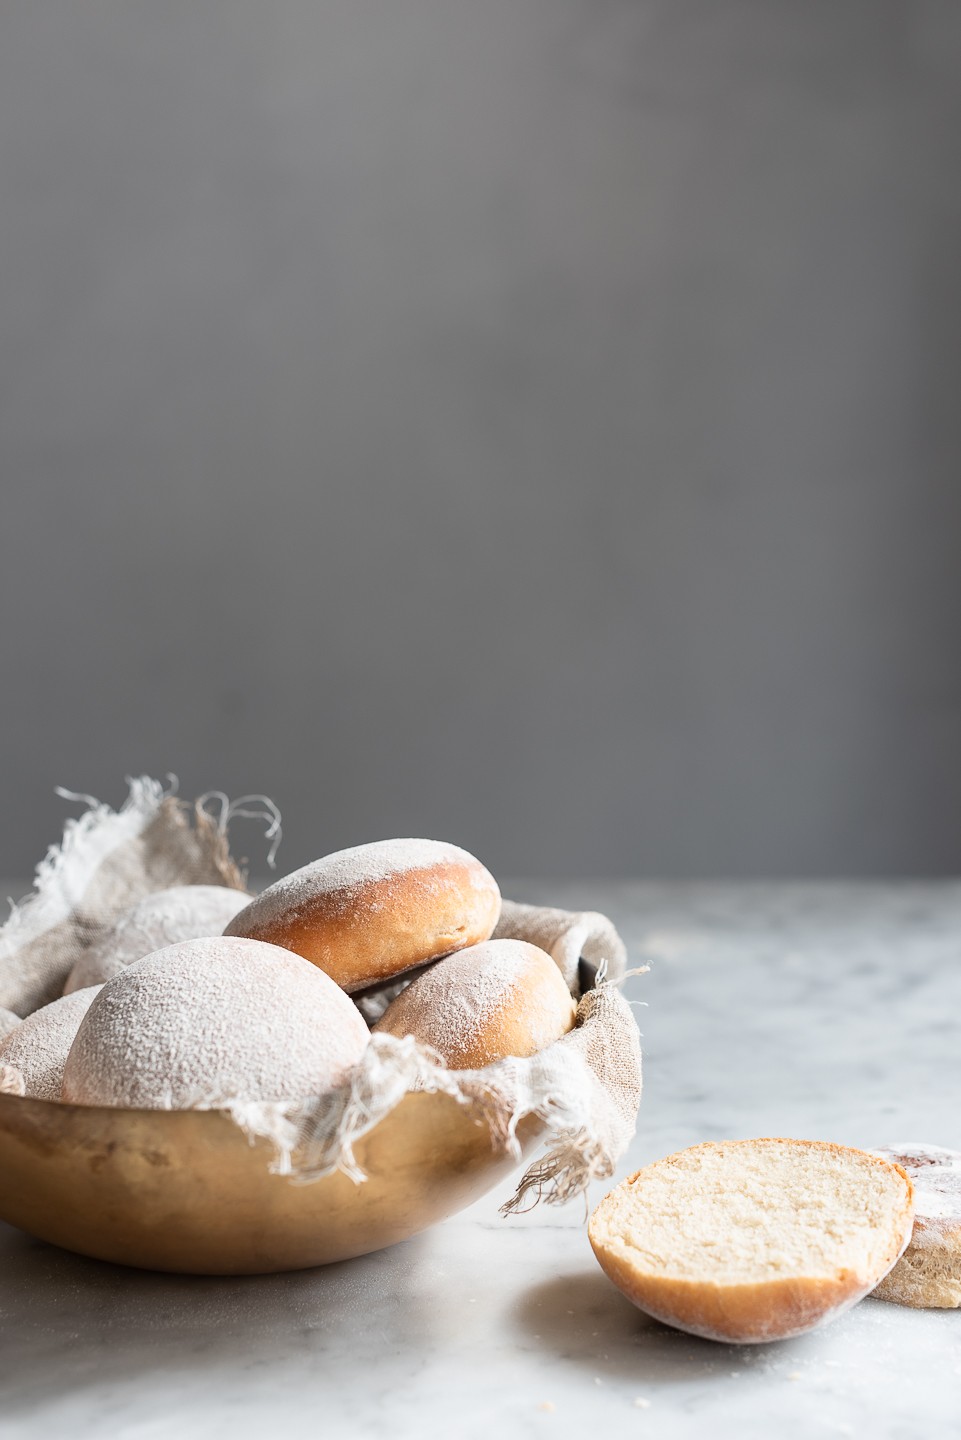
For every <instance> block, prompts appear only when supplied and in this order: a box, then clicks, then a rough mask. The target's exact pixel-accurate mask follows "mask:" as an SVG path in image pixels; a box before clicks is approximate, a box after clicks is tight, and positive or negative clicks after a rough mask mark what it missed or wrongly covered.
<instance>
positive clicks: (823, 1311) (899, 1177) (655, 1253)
mask: <svg viewBox="0 0 961 1440" xmlns="http://www.w3.org/2000/svg"><path fill="white" fill-rule="evenodd" d="M912 1216H913V1191H912V1186H911V1182H910V1180H909V1179H908V1177H907V1175H906V1174H905V1173H904V1170H903V1169H901V1168H900V1167H899V1166H897V1165H890V1164H888V1163H887V1162H885V1161H883V1160H879V1159H878V1158H877V1157H876V1156H872V1155H870V1154H868V1153H867V1152H866V1151H862V1150H852V1149H848V1148H846V1147H845V1146H842V1145H830V1144H826V1143H822V1142H820V1141H814V1140H783V1139H764V1140H739V1141H738V1140H735V1141H725V1142H722V1143H714V1142H709V1143H707V1144H704V1145H695V1146H693V1147H692V1148H691V1149H690V1150H682V1151H680V1152H678V1154H676V1155H669V1156H667V1157H666V1159H664V1160H659V1161H656V1162H655V1163H654V1164H653V1165H648V1166H646V1167H645V1168H644V1169H643V1170H639V1171H637V1173H636V1174H634V1175H632V1176H630V1177H629V1178H628V1179H627V1180H625V1181H623V1182H622V1183H621V1184H620V1185H618V1186H617V1187H616V1188H615V1189H614V1190H612V1191H611V1193H610V1194H609V1195H608V1196H606V1198H605V1199H604V1200H602V1202H601V1204H600V1205H599V1206H598V1208H597V1210H595V1212H594V1214H593V1216H592V1217H591V1221H590V1226H589V1229H588V1235H589V1238H590V1242H591V1246H592V1248H593V1250H594V1254H595V1255H596V1257H597V1259H598V1261H599V1263H600V1265H601V1268H602V1269H603V1270H604V1272H605V1273H606V1274H607V1275H608V1276H609V1278H610V1279H611V1280H613V1282H614V1284H615V1285H616V1286H617V1287H618V1289H620V1290H622V1291H623V1293H624V1294H625V1295H626V1296H627V1298H628V1299H629V1300H631V1301H633V1303H634V1304H635V1305H637V1306H638V1308H639V1309H641V1310H644V1311H646V1312H647V1313H648V1314H649V1315H653V1316H654V1318H655V1319H657V1320H661V1321H663V1322H664V1323H665V1324H667V1325H673V1326H675V1327H676V1328H677V1329H679V1330H686V1331H689V1332H690V1333H691V1334H694V1335H701V1336H703V1337H704V1338H705V1339H709V1340H721V1341H728V1342H734V1343H738V1344H757V1343H760V1342H763V1341H770V1340H782V1339H786V1338H788V1337H790V1336H792V1335H800V1334H803V1333H804V1332H805V1331H807V1330H811V1329H813V1328H814V1327H815V1326H816V1325H819V1324H821V1323H822V1322H824V1321H826V1320H829V1319H832V1318H834V1317H835V1316H837V1315H839V1314H841V1313H842V1311H844V1310H846V1309H847V1308H848V1307H849V1306H851V1305H854V1304H855V1303H856V1302H857V1301H858V1300H861V1299H862V1298H863V1297H864V1296H865V1295H867V1294H869V1293H870V1291H871V1290H873V1289H874V1287H875V1285H876V1284H877V1283H878V1279H879V1278H880V1277H881V1276H883V1275H885V1274H886V1273H887V1271H888V1270H890V1268H891V1266H892V1265H894V1264H895V1262H896V1261H897V1259H898V1257H899V1255H900V1254H901V1253H902V1251H903V1249H904V1247H905V1245H906V1244H907V1241H908V1237H909V1236H910V1233H911V1222H912Z"/></svg>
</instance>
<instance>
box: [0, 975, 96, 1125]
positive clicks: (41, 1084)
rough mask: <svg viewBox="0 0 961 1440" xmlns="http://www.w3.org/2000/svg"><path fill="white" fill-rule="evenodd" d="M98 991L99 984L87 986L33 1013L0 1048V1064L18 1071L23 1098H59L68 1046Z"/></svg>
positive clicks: (22, 1021)
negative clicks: (21, 1077)
mask: <svg viewBox="0 0 961 1440" xmlns="http://www.w3.org/2000/svg"><path fill="white" fill-rule="evenodd" d="M99 991H100V986H99V985H91V986H89V987H88V988H87V989H86V990H75V991H74V993H73V994H72V995H63V996H61V998H60V999H59V1000H53V1001H52V1002H51V1003H50V1004H49V1005H44V1006H43V1008H42V1009H40V1010H34V1012H33V1014H32V1015H28V1016H27V1018H26V1020H21V1021H20V1024H19V1025H18V1026H17V1028H16V1030H14V1031H12V1032H11V1033H10V1034H9V1035H8V1036H7V1038H6V1040H5V1041H4V1042H3V1044H2V1045H0V1063H2V1064H6V1065H12V1066H13V1067H14V1069H16V1070H19V1071H20V1074H21V1075H22V1076H23V1085H24V1089H23V1093H24V1094H25V1095H29V1096H31V1097H32V1098H33V1099H34V1100H59V1099H60V1089H61V1085H62V1082H63V1067H64V1064H65V1063H66V1059H67V1055H68V1053H69V1051H70V1046H71V1045H72V1044H73V1040H74V1036H75V1035H76V1033H77V1031H78V1029H79V1028H80V1022H81V1020H82V1019H83V1017H84V1016H85V1015H86V1013H87V1010H88V1009H89V1006H90V1002H91V1001H92V1000H93V999H94V998H95V997H96V996H97V994H98V993H99Z"/></svg>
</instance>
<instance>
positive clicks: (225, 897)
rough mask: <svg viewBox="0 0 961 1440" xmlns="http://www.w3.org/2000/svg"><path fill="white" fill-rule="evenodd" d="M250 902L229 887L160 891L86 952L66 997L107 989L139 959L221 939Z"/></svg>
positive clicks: (243, 893)
mask: <svg viewBox="0 0 961 1440" xmlns="http://www.w3.org/2000/svg"><path fill="white" fill-rule="evenodd" d="M249 900H250V896H249V895H248V894H247V893H246V891H244V890H232V889H229V888H228V887H227V886H225V885H175V886H173V887H172V888H171V889H169V890H155V891H154V892H153V893H152V894H150V895H146V896H144V898H143V899H142V900H141V901H140V902H139V903H138V904H136V905H134V906H133V907H132V909H130V910H128V911H127V912H126V913H125V914H124V915H121V917H120V919H119V920H118V921H117V923H116V924H115V925H114V926H113V927H112V928H111V929H110V930H108V931H107V933H106V934H105V935H102V936H100V938H99V939H97V940H95V941H94V942H93V944H92V945H90V946H89V947H88V948H87V949H86V950H85V951H84V952H83V954H82V955H81V956H80V959H79V960H78V961H77V963H76V964H75V965H74V967H73V969H72V970H71V971H70V974H69V975H68V976H67V983H66V985H64V987H63V993H64V994H65V995H70V994H72V993H73V991H74V990H85V989H86V988H87V986H88V985H103V984H104V982H105V981H107V980H112V979H113V977H114V976H115V975H119V974H120V972H121V970H123V969H124V967H125V966H127V965H132V964H133V963H134V961H135V960H142V959H143V958H144V956H145V955H152V954H153V953H154V951H155V950H163V949H164V948H165V947H166V946H167V945H176V944H177V943H178V941H180V940H201V939H203V937H204V936H205V935H220V934H222V933H223V928H224V926H225V925H227V924H228V923H229V922H230V921H231V920H232V919H233V917H234V916H235V915H236V914H237V912H238V910H242V909H243V908H244V906H245V905H246V904H247V902H248V901H249Z"/></svg>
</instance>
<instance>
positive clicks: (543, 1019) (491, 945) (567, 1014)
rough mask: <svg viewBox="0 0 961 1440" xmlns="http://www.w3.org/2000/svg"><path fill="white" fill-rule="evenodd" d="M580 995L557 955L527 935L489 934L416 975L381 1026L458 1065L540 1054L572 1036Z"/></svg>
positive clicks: (478, 1066) (458, 1067) (479, 1065)
mask: <svg viewBox="0 0 961 1440" xmlns="http://www.w3.org/2000/svg"><path fill="white" fill-rule="evenodd" d="M573 1023H574V1002H573V1000H572V999H571V996H570V991H569V990H568V988H567V986H566V985H565V983H564V979H563V976H562V975H561V972H560V971H559V970H558V968H557V966H556V965H555V964H554V961H553V960H552V959H551V957H550V956H549V955H546V954H545V953H544V951H543V950H539V949H538V948H537V946H536V945H528V944H527V942H526V941H524V940H487V941H485V942H484V943H483V944H481V945H472V946H471V947H470V948H469V949H467V950H459V951H458V952H457V953H456V954H455V955H449V956H448V957H447V959H446V960H439V961H438V962H437V964H436V965H432V966H431V968H430V969H429V970H426V971H425V972H424V974H423V975H418V977H417V979H416V980H412V981H411V983H410V984H409V985H408V986H407V988H406V990H402V991H401V993H400V994H399V995H398V996H397V998H396V999H395V1000H392V1001H391V1003H390V1005H388V1007H387V1009H386V1010H385V1011H384V1014H383V1015H382V1016H381V1018H380V1020H378V1022H377V1024H376V1025H375V1026H374V1029H375V1031H378V1032H380V1033H382V1034H387V1035H396V1036H398V1037H402V1036H404V1035H413V1036H414V1038H415V1039H416V1040H420V1041H421V1043H422V1044H424V1045H430V1046H431V1047H432V1048H433V1049H434V1050H437V1051H438V1052H439V1054H440V1055H442V1056H443V1058H444V1060H445V1061H446V1062H447V1065H448V1066H449V1067H450V1069H452V1070H479V1069H481V1068H482V1067H483V1066H484V1065H490V1064H491V1063H492V1062H493V1061H494V1060H502V1059H503V1058H504V1057H505V1056H507V1055H521V1056H522V1055H533V1054H534V1053H535V1052H536V1051H538V1050H543V1048H544V1046H545V1045H550V1044H551V1043H552V1042H553V1041H554V1040H559V1039H560V1037H561V1036H562V1035H566V1033H567V1031H568V1030H570V1028H571V1026H572V1025H573Z"/></svg>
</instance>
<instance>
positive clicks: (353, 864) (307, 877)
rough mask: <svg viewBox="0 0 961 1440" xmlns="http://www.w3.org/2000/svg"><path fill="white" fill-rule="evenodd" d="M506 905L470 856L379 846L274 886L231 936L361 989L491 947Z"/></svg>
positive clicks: (433, 845)
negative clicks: (260, 943) (280, 950)
mask: <svg viewBox="0 0 961 1440" xmlns="http://www.w3.org/2000/svg"><path fill="white" fill-rule="evenodd" d="M500 906H501V897H500V891H499V890H498V888H497V882H496V880H495V879H494V877H493V875H491V874H490V873H489V872H488V871H487V870H485V869H484V866H483V865H482V864H481V863H480V861H479V860H475V859H474V857H473V855H468V853H467V851H466V850H459V849H458V848H457V846H456V845H444V844H441V843H440V842H439V841H437V840H380V841H378V842H377V843H376V844H373V845H357V846H355V847H354V848H353V849H352V850H339V851H337V853H336V854H334V855H327V856H326V857H325V858H324V859H323V860H315V861H314V863H313V864H312V865H305V866H304V868H303V869H302V870H295V871H294V872H293V874H292V875H287V876H286V877H285V878H284V879H283V880H278V881H277V883H276V884H274V885H271V886H270V887H269V889H267V890H265V891H264V892H263V893H262V894H261V895H258V896H257V898H256V899H255V900H252V901H251V902H250V904H249V905H248V906H247V908H246V909H245V910H241V912H240V914H239V915H237V916H235V917H234V919H233V920H231V922H230V924H229V925H228V926H227V928H226V930H225V934H227V935H238V936H243V937H245V938H246V939H251V940H265V941H267V942H268V943H269V944H271V945H283V946H284V948H285V949H287V950H293V951H294V952H295V953H296V954H297V955H303V956H304V958H305V959H307V960H309V961H310V962H311V964H313V965H316V966H318V967H319V968H320V969H321V970H324V971H326V973H327V974H328V975H330V976H331V977H332V979H334V980H336V982H337V984H338V985H340V986H342V988H343V989H344V990H347V991H355V990H364V989H366V988H367V987H368V986H370V985H375V984H378V983H379V982H380V981H383V980H389V979H390V978H391V976H393V975H399V974H401V973H402V972H403V971H405V970H412V969H414V968H415V966H418V965H423V964H424V963H425V962H426V961H428V960H436V959H437V958H438V957H439V956H441V955H449V954H450V953H451V951H453V950H462V949H464V947H465V946H467V945H476V944H477V942H478V941H480V940H486V939H487V938H488V936H489V935H490V934H491V933H492V931H493V929H494V926H495V925H496V924H497V918H498V916H499V914H500Z"/></svg>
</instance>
